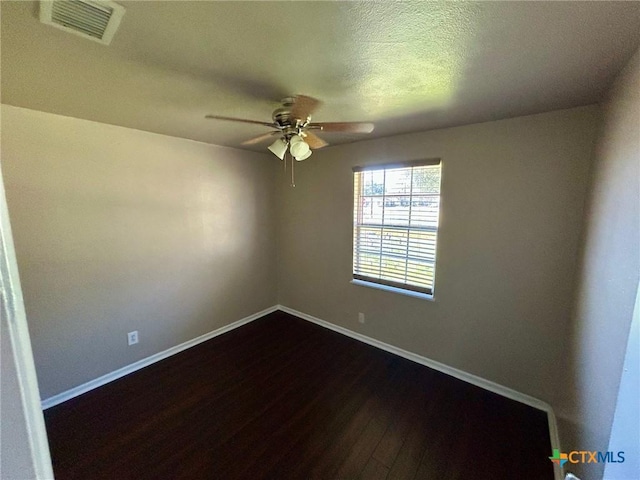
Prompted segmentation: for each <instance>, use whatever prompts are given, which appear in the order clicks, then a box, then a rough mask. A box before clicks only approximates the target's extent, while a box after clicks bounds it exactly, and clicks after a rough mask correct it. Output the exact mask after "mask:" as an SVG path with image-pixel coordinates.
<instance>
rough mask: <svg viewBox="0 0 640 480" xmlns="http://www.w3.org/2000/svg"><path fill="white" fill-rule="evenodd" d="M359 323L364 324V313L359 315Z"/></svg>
mask: <svg viewBox="0 0 640 480" xmlns="http://www.w3.org/2000/svg"><path fill="white" fill-rule="evenodd" d="M358 322H360V323H364V313H362V312H360V313H358Z"/></svg>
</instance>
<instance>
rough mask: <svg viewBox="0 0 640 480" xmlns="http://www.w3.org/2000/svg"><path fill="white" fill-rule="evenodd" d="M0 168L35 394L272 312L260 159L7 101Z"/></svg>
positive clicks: (269, 231)
mask: <svg viewBox="0 0 640 480" xmlns="http://www.w3.org/2000/svg"><path fill="white" fill-rule="evenodd" d="M2 162H3V170H4V176H5V178H4V180H5V186H6V191H7V201H8V205H9V214H10V217H11V224H12V227H13V233H14V240H15V245H16V251H17V256H18V266H19V270H20V276H21V280H22V287H23V291H24V299H25V306H26V311H27V318H28V321H29V329H30V332H31V338H32V344H33V350H34V356H35V362H36V366H37V371H38V377H39V384H40V391H41V394H42V397H43V398H47V397H50V396H51V395H54V394H57V393H60V392H62V391H65V390H67V389H69V388H71V387H75V386H77V385H79V384H82V383H84V382H86V381H89V380H92V379H95V378H97V377H99V376H101V375H103V374H106V373H109V372H111V371H113V370H116V369H118V368H120V367H123V366H125V365H128V364H131V363H132V362H135V361H137V360H139V359H142V358H144V357H147V356H149V355H151V354H154V353H157V352H159V351H162V350H164V349H166V348H169V347H172V346H174V345H177V344H179V343H181V342H184V341H186V340H190V339H192V338H194V337H196V336H198V335H201V334H204V333H207V332H209V331H211V330H214V329H216V328H218V327H221V326H223V325H225V324H228V323H230V322H232V321H235V320H239V319H241V318H243V317H245V316H247V315H250V314H253V313H255V312H258V311H260V310H262V309H264V308H267V307H269V306H272V305H274V304H275V303H276V287H275V284H276V278H275V273H274V272H275V238H274V237H275V227H274V226H273V225H274V222H275V220H274V212H275V190H274V177H273V174H274V172H275V170H274V163H273V162H272V160H271V158H270V157H269V156H267V155H266V154H258V153H253V152H246V151H241V150H236V149H230V148H224V147H217V146H212V145H206V144H201V143H197V142H193V141H188V140H183V139H177V138H172V137H167V136H162V135H156V134H151V133H146V132H141V131H137V130H131V129H126V128H121V127H115V126H109V125H104V124H99V123H94V122H89V121H85V120H78V119H73V118H68V117H61V116H57V115H52V114H48V113H43V112H37V111H33V110H27V109H22V108H17V107H11V106H6V105H3V106H2ZM132 330H138V331H139V333H140V343H139V344H138V345H136V346H132V347H128V346H127V341H126V340H127V332H129V331H132Z"/></svg>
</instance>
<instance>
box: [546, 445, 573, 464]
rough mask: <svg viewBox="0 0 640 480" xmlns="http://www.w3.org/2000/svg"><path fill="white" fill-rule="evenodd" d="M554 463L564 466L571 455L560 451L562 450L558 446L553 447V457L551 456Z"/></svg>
mask: <svg viewBox="0 0 640 480" xmlns="http://www.w3.org/2000/svg"><path fill="white" fill-rule="evenodd" d="M549 460H551V461H552V462H553V463H557V464H558V465H560V466H563V465H564V464H565V463H567V462H568V461H569V456H568V455H567V454H566V453H560V450H558V449H557V448H554V449H553V457H549Z"/></svg>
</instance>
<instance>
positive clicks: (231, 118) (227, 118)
mask: <svg viewBox="0 0 640 480" xmlns="http://www.w3.org/2000/svg"><path fill="white" fill-rule="evenodd" d="M204 118H208V119H210V120H228V121H230V122H242V123H252V124H254V125H264V126H265V127H274V128H277V125H275V124H274V123H268V122H259V121H258V120H246V119H244V118H233V117H221V116H220V115H205V116H204Z"/></svg>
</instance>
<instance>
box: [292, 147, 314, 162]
mask: <svg viewBox="0 0 640 480" xmlns="http://www.w3.org/2000/svg"><path fill="white" fill-rule="evenodd" d="M312 153H313V152H312V151H311V149H309V150H307V153H305V154H304V155H302V156H300V157H296V156H295V155H294V158H295V159H296V160H297V161H299V162H301V161H302V160H306V159H307V158H309V157H310V156H311V154H312Z"/></svg>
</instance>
